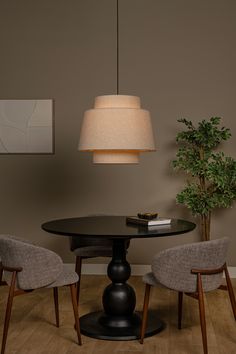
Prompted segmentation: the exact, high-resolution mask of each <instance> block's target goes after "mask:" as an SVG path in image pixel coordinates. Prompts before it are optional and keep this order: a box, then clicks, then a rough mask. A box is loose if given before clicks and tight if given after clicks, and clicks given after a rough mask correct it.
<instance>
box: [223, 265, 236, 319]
mask: <svg viewBox="0 0 236 354" xmlns="http://www.w3.org/2000/svg"><path fill="white" fill-rule="evenodd" d="M224 271H225V278H226V283H227V288H228V293H229V298H230V302H231V306H232V310H233V314H234V318H235V320H236V301H235V296H234V290H233V287H232V283H231V280H230V276H229V272H228V269H227V266H225V269H224Z"/></svg>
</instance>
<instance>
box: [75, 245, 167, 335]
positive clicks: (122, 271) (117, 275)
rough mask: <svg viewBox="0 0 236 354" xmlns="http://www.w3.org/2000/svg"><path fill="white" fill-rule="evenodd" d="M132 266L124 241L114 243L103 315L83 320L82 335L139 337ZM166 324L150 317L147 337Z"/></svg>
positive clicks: (84, 317)
mask: <svg viewBox="0 0 236 354" xmlns="http://www.w3.org/2000/svg"><path fill="white" fill-rule="evenodd" d="M130 273H131V269H130V264H129V263H128V262H127V260H126V242H125V239H113V250H112V260H111V262H110V263H109V265H108V268H107V275H108V277H109V278H110V279H111V281H112V282H111V283H110V284H109V285H108V286H107V287H106V288H105V290H104V293H103V298H102V302H103V308H104V312H102V311H101V312H94V313H89V314H87V315H84V316H82V317H81V319H80V326H81V333H83V334H85V335H87V336H89V337H93V338H98V339H109V340H132V339H137V338H139V337H140V329H141V314H140V313H138V312H134V310H135V305H136V296H135V292H134V289H133V288H132V287H131V286H130V285H129V284H127V282H126V281H127V280H128V279H129V277H130ZM163 328H164V324H163V322H161V321H160V320H158V317H157V316H155V314H153V313H150V314H149V320H148V325H147V330H146V336H151V335H153V334H155V333H158V332H160V331H161V330H162V329H163Z"/></svg>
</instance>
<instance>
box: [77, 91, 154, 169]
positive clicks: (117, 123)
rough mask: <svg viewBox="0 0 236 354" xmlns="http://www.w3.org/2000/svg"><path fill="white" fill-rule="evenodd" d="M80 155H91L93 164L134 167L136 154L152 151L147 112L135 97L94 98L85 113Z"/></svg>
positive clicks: (136, 161)
mask: <svg viewBox="0 0 236 354" xmlns="http://www.w3.org/2000/svg"><path fill="white" fill-rule="evenodd" d="M79 150H80V151H92V152H93V162H94V163H138V162H139V153H140V152H147V151H155V145H154V138H153V132H152V123H151V118H150V114H149V112H148V111H146V110H144V109H141V107H140V98H139V97H136V96H124V95H107V96H98V97H96V98H95V104H94V109H90V110H88V111H86V112H85V114H84V118H83V122H82V127H81V131H80V140H79Z"/></svg>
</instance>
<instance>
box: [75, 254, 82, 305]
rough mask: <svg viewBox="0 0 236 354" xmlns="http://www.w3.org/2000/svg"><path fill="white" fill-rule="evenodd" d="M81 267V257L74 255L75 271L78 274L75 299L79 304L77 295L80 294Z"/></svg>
mask: <svg viewBox="0 0 236 354" xmlns="http://www.w3.org/2000/svg"><path fill="white" fill-rule="evenodd" d="M81 268H82V257H79V256H77V257H76V263H75V271H76V273H77V274H78V276H79V280H78V283H77V286H76V301H77V304H79V295H80V279H81Z"/></svg>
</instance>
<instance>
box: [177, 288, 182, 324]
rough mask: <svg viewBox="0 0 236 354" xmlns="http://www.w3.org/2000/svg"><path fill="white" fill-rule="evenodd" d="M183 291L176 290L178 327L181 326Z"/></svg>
mask: <svg viewBox="0 0 236 354" xmlns="http://www.w3.org/2000/svg"><path fill="white" fill-rule="evenodd" d="M182 309H183V292H182V291H179V292H178V329H181V328H182Z"/></svg>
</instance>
